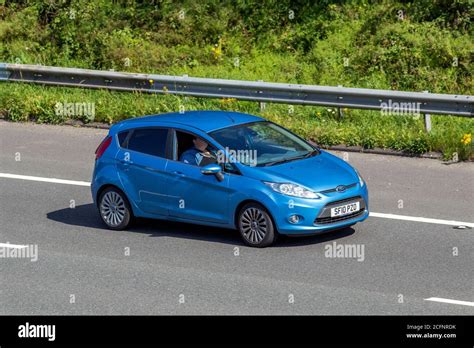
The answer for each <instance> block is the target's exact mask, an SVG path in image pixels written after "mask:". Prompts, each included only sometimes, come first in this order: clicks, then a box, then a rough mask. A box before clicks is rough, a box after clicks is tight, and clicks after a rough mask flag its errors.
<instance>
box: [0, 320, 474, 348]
mask: <svg viewBox="0 0 474 348" xmlns="http://www.w3.org/2000/svg"><path fill="white" fill-rule="evenodd" d="M26 323H28V326H26ZM31 325H55V331H54V334H55V335H54V341H53V340H52V338H53V337H52V335H48V334H47V333H46V331H43V332H44V333H45V334H44V336H46V337H42V338H38V337H36V338H33V337H26V338H25V337H19V333H20V331H22V333H23V334H26V332H27V331H28V330H29V331H28V335H29V334H30V333H31V334H33V335H35V334H36V333H35V332H36V331H34V330H33V331H31V330H32V328H31ZM26 329H28V330H26ZM49 333H52V331H51V332H49ZM407 334H419V335H421V336H425V337H418V338H409V337H407ZM434 334H436V335H438V334H441V335H453V334H454V335H455V337H441V338H438V337H436V338H435V337H434V336H433V335H434ZM428 335H431V337H428ZM48 337H49V338H48ZM152 343H154V344H157V343H159V344H187V345H193V346H194V345H197V344H205V345H210V344H213V345H228V344H256V345H268V344H271V345H275V344H286V345H291V346H295V345H304V344H310V345H312V346H313V345H314V344H329V345H333V344H347V345H354V344H364V345H365V344H377V345H380V344H390V345H397V346H398V345H401V344H403V345H406V344H407V345H412V346H420V345H421V346H429V347H432V346H437V345H443V346H449V347H452V346H460V347H473V344H474V316H459V317H458V316H456V317H454V316H410V317H407V316H292V317H286V316H258V317H253V316H241V317H236V316H219V317H214V316H207V317H201V316H186V317H185V316H160V317H153V316H132V317H125V316H124V317H120V316H107V317H103V316H34V317H33V316H30V317H28V316H2V317H0V346H1V347H2V348H8V347H13V346H17V345H22V346H24V345H34V346H38V345H41V346H43V345H58V344H99V345H106V344H114V345H116V344H127V345H130V346H136V345H143V344H152Z"/></svg>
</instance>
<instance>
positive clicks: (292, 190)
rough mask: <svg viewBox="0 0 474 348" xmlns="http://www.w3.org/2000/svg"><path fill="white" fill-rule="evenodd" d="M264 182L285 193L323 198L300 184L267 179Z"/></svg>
mask: <svg viewBox="0 0 474 348" xmlns="http://www.w3.org/2000/svg"><path fill="white" fill-rule="evenodd" d="M263 183H264V184H265V185H267V186H270V187H271V188H272V189H273V191H275V192H278V193H281V194H283V195H287V196H293V197H300V198H321V197H320V196H319V195H318V194H317V193H315V192H313V191H310V190H308V189H307V188H304V187H303V186H300V185H296V184H291V183H277V182H265V181H264V182H263Z"/></svg>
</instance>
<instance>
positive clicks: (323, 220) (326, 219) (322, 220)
mask: <svg viewBox="0 0 474 348" xmlns="http://www.w3.org/2000/svg"><path fill="white" fill-rule="evenodd" d="M347 202H359V203H360V209H359V211H356V212H353V213H351V214H348V215H344V216H335V217H331V208H332V207H336V206H338V205H341V204H344V203H347ZM365 207H366V204H365V200H364V199H363V198H362V197H361V196H356V197H349V198H345V199H340V200H338V201H334V202H331V203H328V204H326V205H325V206H324V208H323V209H321V213H320V214H319V215H318V217H317V218H316V219H315V220H314V223H315V224H319V225H322V224H332V223H335V222H339V221H344V220H350V219H353V218H356V217H358V216H360V215H362V214H363V213H364V211H365Z"/></svg>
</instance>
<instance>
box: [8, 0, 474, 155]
mask: <svg viewBox="0 0 474 348" xmlns="http://www.w3.org/2000/svg"><path fill="white" fill-rule="evenodd" d="M1 3H2V1H1V0H0V4H1ZM312 3H313V1H290V0H267V1H261V0H236V1H221V2H217V1H212V0H203V1H171V0H163V1H148V2H141V1H131V0H129V1H123V2H119V1H107V0H97V1H86V0H76V1H68V0H66V1H63V0H43V1H40V0H30V1H5V0H4V1H3V5H0V18H1V19H0V61H4V62H17V63H25V64H44V65H55V66H70V67H82V68H92V69H104V70H105V69H115V70H117V71H130V72H153V73H158V74H170V75H175V74H176V75H181V74H188V75H189V76H200V77H216V78H232V79H241V80H264V81H272V82H290V83H305V84H317V85H332V86H335V85H343V86H347V87H363V88H381V89H397V90H408V91H423V90H429V91H430V92H433V93H453V94H472V91H473V85H474V83H473V74H472V57H473V52H474V43H473V40H472V37H473V32H472V28H471V26H470V18H471V17H472V12H473V8H472V5H469V0H455V1H444V0H419V1H355V0H354V1H330V0H323V1H318V4H316V5H314V4H312ZM58 102H61V103H64V102H74V103H76V102H86V103H95V112H96V115H95V121H98V122H107V123H113V122H116V121H118V120H121V119H125V118H128V117H134V116H140V115H144V114H153V113H161V112H170V111H177V110H178V109H179V107H180V105H183V106H184V107H185V109H186V110H195V109H213V110H216V109H225V110H236V111H243V112H250V113H255V114H260V115H262V116H264V117H266V118H268V119H271V120H274V121H276V122H278V123H281V124H283V125H285V126H287V127H288V128H290V129H292V130H293V131H295V132H297V133H299V134H300V135H302V136H304V137H306V138H310V139H313V140H314V141H316V142H317V143H319V144H321V145H323V146H324V145H327V146H329V145H336V144H346V145H350V146H356V145H358V146H363V147H365V148H373V147H381V148H390V149H395V150H401V151H405V152H408V153H411V154H420V153H424V152H427V151H441V152H443V154H444V156H445V158H452V156H453V153H457V154H458V157H459V158H460V159H467V158H469V157H473V156H474V148H473V144H472V140H471V137H468V136H466V134H472V133H473V131H474V120H473V119H467V118H458V117H448V116H432V123H433V130H432V132H431V133H430V134H427V133H426V132H425V131H424V127H423V119H422V118H420V117H414V116H386V115H385V116H382V115H380V113H378V112H372V111H363V110H344V112H343V114H344V117H343V118H342V119H340V118H339V116H338V113H337V111H336V110H334V109H332V110H331V109H329V110H328V108H317V107H303V106H288V105H277V104H267V106H266V108H265V110H263V111H260V110H259V107H258V104H257V103H250V102H239V101H234V100H213V99H200V98H181V97H175V96H172V95H143V94H132V93H119V92H109V91H95V90H80V89H70V88H55V87H47V88H46V87H41V86H34V85H26V84H6V83H1V84H0V114H1V115H3V116H4V117H5V118H6V119H9V120H13V121H26V120H34V121H37V122H47V123H61V122H63V121H65V119H64V116H60V115H57V114H56V113H55V105H56V103H58ZM74 118H78V119H82V121H84V122H89V121H90V119H88V118H87V117H84V116H75V117H74Z"/></svg>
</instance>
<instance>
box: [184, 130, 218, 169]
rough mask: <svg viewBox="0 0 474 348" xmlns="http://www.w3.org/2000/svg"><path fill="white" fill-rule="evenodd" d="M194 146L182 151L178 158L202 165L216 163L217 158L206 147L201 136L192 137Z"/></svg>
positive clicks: (206, 144)
mask: <svg viewBox="0 0 474 348" xmlns="http://www.w3.org/2000/svg"><path fill="white" fill-rule="evenodd" d="M193 144H194V146H193V147H191V148H189V149H187V150H186V151H184V152H183V153H182V154H181V156H180V157H179V160H180V161H181V162H184V163H188V164H192V165H195V166H200V167H203V166H205V165H208V164H211V163H217V159H216V157H215V156H214V154H212V153H211V152H210V151H209V150H208V149H207V147H208V143H207V142H205V141H204V140H202V139H201V138H197V137H195V138H194V139H193Z"/></svg>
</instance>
